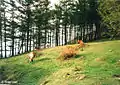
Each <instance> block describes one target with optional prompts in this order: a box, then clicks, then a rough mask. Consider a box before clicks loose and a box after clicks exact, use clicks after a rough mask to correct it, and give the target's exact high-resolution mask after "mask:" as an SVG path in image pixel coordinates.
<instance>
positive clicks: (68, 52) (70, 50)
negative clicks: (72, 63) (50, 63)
mask: <svg viewBox="0 0 120 85" xmlns="http://www.w3.org/2000/svg"><path fill="white" fill-rule="evenodd" d="M76 54H77V50H76V48H75V47H72V46H67V47H66V48H65V49H64V50H63V51H62V52H61V53H60V56H59V57H58V58H57V59H59V60H66V59H69V58H72V57H74V56H75V55H76Z"/></svg>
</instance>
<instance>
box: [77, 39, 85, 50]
mask: <svg viewBox="0 0 120 85" xmlns="http://www.w3.org/2000/svg"><path fill="white" fill-rule="evenodd" d="M78 44H79V48H82V51H83V47H84V46H85V44H84V42H83V41H82V40H78Z"/></svg>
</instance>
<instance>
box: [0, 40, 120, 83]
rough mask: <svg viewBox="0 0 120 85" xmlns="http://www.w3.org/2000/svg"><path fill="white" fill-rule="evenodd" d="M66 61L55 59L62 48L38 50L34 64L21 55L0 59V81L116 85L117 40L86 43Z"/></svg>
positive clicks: (119, 50) (119, 66)
mask: <svg viewBox="0 0 120 85" xmlns="http://www.w3.org/2000/svg"><path fill="white" fill-rule="evenodd" d="M87 44H88V45H89V46H87V47H86V48H85V49H84V51H80V50H79V53H78V55H77V56H76V57H74V58H71V59H69V60H65V61H60V60H56V58H57V57H59V53H60V52H61V51H62V50H63V49H64V47H65V46H60V47H55V48H49V49H45V50H43V51H41V55H40V56H38V57H36V58H35V60H34V62H32V63H28V62H27V60H26V57H25V55H26V54H24V55H20V56H16V57H12V58H8V59H1V60H0V72H1V73H2V74H3V75H2V77H3V79H4V80H9V81H10V80H12V81H18V84H19V85H120V48H119V47H120V40H114V41H103V42H92V43H87Z"/></svg>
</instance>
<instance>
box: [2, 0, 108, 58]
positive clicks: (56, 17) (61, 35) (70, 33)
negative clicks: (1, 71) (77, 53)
mask: <svg viewBox="0 0 120 85" xmlns="http://www.w3.org/2000/svg"><path fill="white" fill-rule="evenodd" d="M106 1H107V0H106ZM50 3H51V2H50V1H49V0H0V57H1V58H3V57H5V58H6V57H8V56H14V55H18V54H22V53H25V52H29V51H32V50H33V49H34V48H35V47H38V48H46V44H49V47H53V46H59V45H66V44H70V43H75V40H78V39H82V40H83V41H84V42H87V41H92V40H96V39H100V38H101V33H102V32H103V29H102V28H101V22H103V21H102V19H101V18H102V17H101V14H102V11H101V10H102V9H100V6H102V5H100V4H102V3H103V2H102V3H101V2H99V0H60V2H59V4H55V5H54V7H51V6H50ZM98 10H100V11H98ZM104 26H106V25H105V24H104Z"/></svg>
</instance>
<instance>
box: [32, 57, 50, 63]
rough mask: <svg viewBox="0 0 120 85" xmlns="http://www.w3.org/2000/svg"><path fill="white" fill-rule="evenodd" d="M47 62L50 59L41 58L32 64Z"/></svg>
mask: <svg viewBox="0 0 120 85" xmlns="http://www.w3.org/2000/svg"><path fill="white" fill-rule="evenodd" d="M47 60H50V58H42V59H38V60H34V63H37V62H41V61H47Z"/></svg>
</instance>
